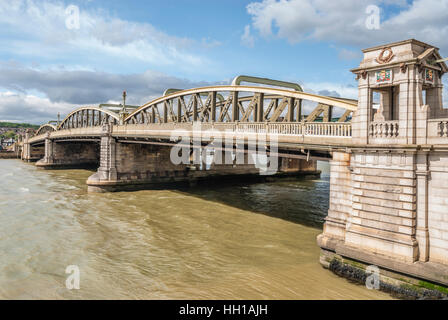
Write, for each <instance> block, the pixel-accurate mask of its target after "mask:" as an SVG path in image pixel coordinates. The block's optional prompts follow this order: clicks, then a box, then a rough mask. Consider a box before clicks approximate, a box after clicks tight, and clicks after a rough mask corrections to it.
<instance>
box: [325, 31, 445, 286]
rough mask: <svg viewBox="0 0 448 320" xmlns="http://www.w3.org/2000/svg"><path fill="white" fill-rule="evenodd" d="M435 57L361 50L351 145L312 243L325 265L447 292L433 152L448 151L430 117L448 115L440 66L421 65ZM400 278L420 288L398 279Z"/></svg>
mask: <svg viewBox="0 0 448 320" xmlns="http://www.w3.org/2000/svg"><path fill="white" fill-rule="evenodd" d="M436 50H437V49H436V48H432V47H431V46H429V45H426V44H423V43H421V42H418V41H415V40H409V41H404V42H400V43H395V44H391V45H388V46H381V47H376V48H372V49H367V50H364V60H363V62H362V63H361V65H360V67H359V68H357V69H355V70H354V72H355V73H357V75H358V80H359V101H358V110H357V111H355V113H354V115H353V133H352V134H353V146H352V147H351V148H349V149H348V150H347V153H345V154H344V153H334V154H333V160H332V161H331V185H330V208H329V211H328V217H327V218H326V221H325V224H324V231H323V233H322V234H321V235H319V236H318V239H317V241H318V244H319V246H320V247H321V248H322V256H321V262H322V264H323V265H324V266H327V267H330V268H332V267H331V266H332V263H333V264H335V263H336V262H335V261H338V262H337V263H340V262H342V263H343V264H345V266H346V267H348V268H352V267H353V266H356V267H355V269H356V268H359V266H363V267H361V269H363V270H364V271H365V270H366V269H367V267H369V266H370V265H374V266H377V267H380V268H382V272H383V275H384V274H387V277H382V280H383V281H386V282H389V283H394V284H395V285H396V284H397V281H398V283H400V285H406V284H407V283H414V284H415V283H417V284H418V283H419V282H418V281H423V280H424V281H430V282H433V283H437V284H441V285H444V286H448V224H447V222H448V211H447V210H446V208H447V207H446V205H447V202H446V200H445V199H444V196H443V195H446V192H447V191H448V185H447V183H446V181H448V180H447V179H448V152H447V151H446V150H445V147H443V146H442V145H441V144H434V142H435V143H443V144H445V145H446V141H442V140H440V139H439V138H434V137H435V136H438V135H440V126H442V127H443V125H440V123H444V122H443V121H442V120H438V119H432V117H433V116H437V117H439V116H441V115H444V116H446V115H447V113H446V109H443V108H442V106H441V101H442V100H441V97H440V96H439V95H440V90H439V89H440V86H441V76H442V74H443V72H446V70H445V69H446V66H445V65H443V66H442V67H440V66H435V65H430V64H428V63H426V62H425V59H435V56H433V55H434V54H436ZM385 52H386V53H387V52H388V53H389V55H390V57H391V60H390V61H388V62H384V61H383V60H384V59H383V58H384V55H385V54H384V53H385ZM416 55H418V59H416V58H417V57H416ZM444 68H445V69H444ZM423 91H426V100H425V99H424V97H423ZM434 124H437V126H439V129H436V127H435V126H434ZM443 128H444V127H443ZM435 129H436V130H435ZM437 130H439V131H438V132H435V131H437ZM442 135H443V134H442ZM350 261H355V263H351V262H350ZM337 263H336V264H337ZM364 271H363V272H364ZM403 275H407V276H410V277H411V278H413V279H419V280H418V281H417V282H415V281H414V282H413V281H412V280H409V279H408V278H406V277H405V278H406V279H407V280H406V281H404V282H403V281H401V282H400V281H399V280H397V279H403ZM392 278H393V279H394V280H393V281H391V280H390V279H392ZM424 281H423V282H424Z"/></svg>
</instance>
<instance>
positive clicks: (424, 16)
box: [247, 0, 448, 50]
mask: <svg viewBox="0 0 448 320" xmlns="http://www.w3.org/2000/svg"><path fill="white" fill-rule="evenodd" d="M372 4H373V5H378V6H380V7H381V6H382V5H390V4H392V2H391V1H384V0H383V1H381V0H344V1H328V0H289V1H287V0H280V1H276V0H263V1H261V2H253V3H250V4H249V5H248V6H247V12H248V13H249V14H250V15H251V16H252V26H253V27H254V28H255V29H256V30H258V31H259V33H260V34H261V35H262V36H264V37H271V36H276V37H279V38H284V39H287V40H288V41H289V42H290V43H298V42H301V41H304V40H319V41H330V42H334V43H339V44H344V45H352V46H353V45H354V46H371V45H377V44H380V43H384V42H390V41H398V40H404V39H408V38H416V39H419V40H421V41H425V42H429V43H431V44H434V45H435V46H439V47H441V48H442V49H444V50H447V49H448V45H447V42H446V39H447V38H448V0H415V1H413V2H412V3H411V4H409V5H406V3H405V2H404V1H400V2H398V3H397V4H398V5H400V6H402V7H401V11H400V12H399V13H398V14H396V15H395V16H393V17H390V18H388V19H385V17H384V12H383V11H381V16H380V17H381V19H380V20H381V25H380V29H379V30H369V29H368V28H366V25H365V21H366V19H367V14H366V13H365V10H366V8H367V6H368V5H372Z"/></svg>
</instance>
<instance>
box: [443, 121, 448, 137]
mask: <svg viewBox="0 0 448 320" xmlns="http://www.w3.org/2000/svg"><path fill="white" fill-rule="evenodd" d="M442 123H443V135H442V136H443V137H446V136H448V122H447V121H445V122H442Z"/></svg>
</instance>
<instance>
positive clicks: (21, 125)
mask: <svg viewBox="0 0 448 320" xmlns="http://www.w3.org/2000/svg"><path fill="white" fill-rule="evenodd" d="M0 128H31V129H39V126H38V125H35V124H29V123H15V122H1V121H0Z"/></svg>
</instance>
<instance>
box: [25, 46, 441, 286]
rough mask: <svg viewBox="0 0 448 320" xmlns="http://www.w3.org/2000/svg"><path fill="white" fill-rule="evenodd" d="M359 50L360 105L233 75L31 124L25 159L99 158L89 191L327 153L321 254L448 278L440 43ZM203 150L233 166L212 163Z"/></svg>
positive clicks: (410, 279) (336, 260) (408, 280)
mask: <svg viewBox="0 0 448 320" xmlns="http://www.w3.org/2000/svg"><path fill="white" fill-rule="evenodd" d="M363 53H364V59H363V60H362V62H361V63H360V65H359V66H358V67H357V68H355V69H353V70H352V72H353V73H354V74H355V75H356V79H357V80H358V90H359V94H358V100H357V101H356V100H350V99H343V98H335V97H326V96H320V95H315V94H310V93H306V92H303V90H302V88H301V87H300V86H298V85H297V84H291V83H286V82H276V81H272V80H268V79H260V78H253V77H239V78H236V79H235V80H234V81H233V82H232V85H227V86H211V87H203V88H196V89H189V90H177V89H169V90H167V91H166V92H165V94H164V95H163V96H162V97H160V98H157V99H155V100H153V101H150V102H148V103H146V104H144V105H142V106H139V107H137V106H128V105H126V102H125V99H124V101H123V104H122V105H100V106H97V107H82V108H79V109H76V110H74V111H73V112H71V113H70V114H69V115H68V116H67V117H66V118H65V119H64V120H62V121H60V122H58V123H48V124H45V125H43V126H41V127H40V128H39V130H37V132H35V134H34V135H32V134H31V133H27V135H26V136H25V137H23V140H22V145H23V151H22V158H23V159H24V160H39V161H38V162H37V163H36V165H38V166H40V167H43V168H55V167H61V166H64V167H66V166H71V165H84V164H93V165H97V166H98V170H97V172H96V173H95V174H93V175H92V176H91V177H90V178H89V179H88V180H87V184H88V186H89V190H91V191H113V190H117V189H120V190H121V189H122V188H126V187H128V186H135V185H141V186H142V185H145V186H146V185H148V184H154V183H155V184H157V183H165V182H182V181H192V180H195V179H205V178H207V177H215V176H217V175H218V176H226V175H240V174H244V175H247V174H255V173H259V172H260V171H259V169H260V163H258V161H257V160H254V161H251V159H250V154H251V153H250V150H251V145H252V144H256V146H255V150H256V151H257V152H258V151H260V150H261V151H262V152H265V154H266V157H267V159H268V160H267V162H266V163H265V167H266V166H268V165H267V163H269V161H273V160H276V161H277V160H278V161H277V162H276V163H275V168H274V169H275V170H273V171H270V172H267V174H272V173H277V172H279V173H280V174H282V173H291V172H294V173H298V172H299V173H307V172H308V173H315V172H316V160H318V159H320V160H329V161H330V164H331V180H330V184H331V187H330V209H329V211H328V216H327V218H326V221H325V224H324V230H323V233H322V234H321V235H320V236H319V237H318V244H319V246H320V247H321V248H322V254H321V263H322V264H323V265H324V266H326V267H329V268H335V266H337V265H344V266H345V267H347V268H355V269H356V268H358V269H359V268H360V269H361V272H366V270H365V269H366V268H365V267H366V266H368V265H371V264H374V265H376V266H379V267H381V268H382V270H385V274H386V275H387V276H386V275H382V277H381V279H382V280H383V281H386V282H387V281H389V282H390V279H391V278H394V279H396V280H394V281H395V282H393V283H394V284H396V283H397V281H398V282H400V283H401V284H403V283H404V284H405V285H407V284H415V283H419V282H418V281H420V280H425V281H429V282H431V283H436V284H441V285H444V286H447V285H448V210H447V209H448V203H447V202H446V199H445V194H446V192H448V185H447V183H446V181H448V109H445V108H443V103H442V101H443V100H442V90H443V86H442V76H443V75H444V74H445V73H446V72H447V71H448V68H447V66H446V64H445V63H444V62H443V60H442V59H441V56H440V54H439V52H438V48H436V47H434V46H431V45H428V44H426V43H423V42H420V41H417V40H414V39H411V40H406V41H401V42H396V43H391V44H387V45H381V46H377V47H373V48H369V49H365V50H363ZM241 82H253V83H256V85H241ZM272 85H274V86H277V88H274V87H272ZM279 87H281V88H279ZM311 107H314V111H312V112H308V113H307V114H305V112H304V110H305V109H308V110H309V109H310V108H311ZM334 114H337V115H338V116H337V117H334V116H333V115H334ZM320 115H323V116H322V117H320ZM222 142H225V143H222ZM176 147H177V148H178V149H174V148H176ZM183 148H186V149H187V152H188V153H187V154H186V156H185V154H183V151H184V149H183ZM173 150H176V152H173ZM177 151H179V153H178V152H177ZM208 152H209V153H208ZM229 153H230V156H229ZM180 154H182V156H180ZM207 155H212V156H213V159H214V160H216V159H220V160H222V159H225V160H227V161H224V163H222V161H221V162H219V161H217V162H216V163H215V162H212V164H211V165H210V166H209V167H207V166H205V165H204V162H207V161H206V158H207ZM173 156H174V158H175V159H178V158H182V159H183V161H177V162H176V161H173ZM238 160H241V161H238ZM261 167H262V166H261ZM271 169H272V168H271ZM265 173H266V172H265ZM360 266H364V267H360ZM397 279H399V280H397ZM415 279H419V280H417V282H416V280H415Z"/></svg>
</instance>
